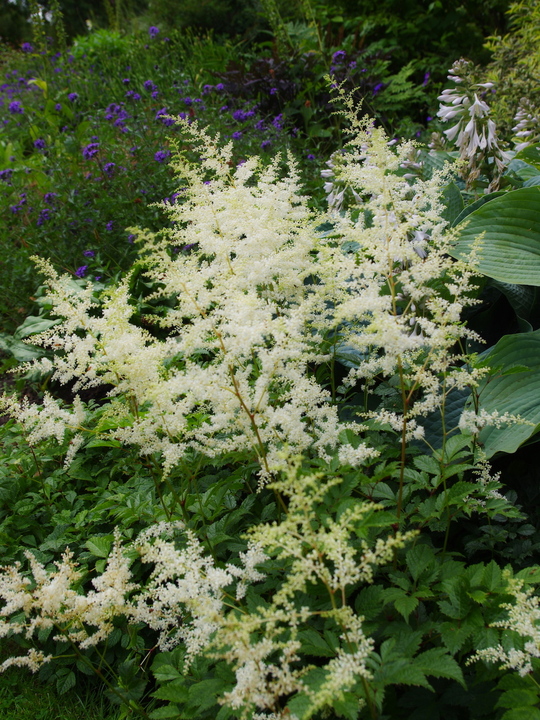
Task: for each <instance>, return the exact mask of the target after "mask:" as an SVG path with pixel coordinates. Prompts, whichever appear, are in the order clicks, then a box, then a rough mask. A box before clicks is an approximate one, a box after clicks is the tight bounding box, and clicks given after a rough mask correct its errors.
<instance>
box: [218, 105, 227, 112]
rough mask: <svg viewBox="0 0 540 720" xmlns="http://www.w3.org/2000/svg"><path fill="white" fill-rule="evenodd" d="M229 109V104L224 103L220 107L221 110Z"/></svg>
mask: <svg viewBox="0 0 540 720" xmlns="http://www.w3.org/2000/svg"><path fill="white" fill-rule="evenodd" d="M228 109H229V106H228V105H222V106H221V107H220V108H219V112H225V110H228Z"/></svg>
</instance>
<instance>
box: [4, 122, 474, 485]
mask: <svg viewBox="0 0 540 720" xmlns="http://www.w3.org/2000/svg"><path fill="white" fill-rule="evenodd" d="M350 118H351V121H352V123H353V131H354V135H353V136H352V140H351V141H350V143H349V144H348V146H347V148H346V150H345V152H344V153H343V154H342V155H340V158H339V163H338V165H339V178H340V182H341V181H343V182H344V183H345V184H346V185H347V187H350V188H351V189H352V190H353V192H354V197H355V198H356V199H358V198H363V199H364V200H363V202H364V204H363V205H360V206H359V208H358V207H357V208H356V212H355V214H354V215H351V213H350V212H343V213H341V214H340V215H333V214H330V215H325V214H322V213H315V212H311V211H310V210H309V209H308V206H307V202H306V199H305V197H304V196H303V195H302V194H301V190H300V184H299V177H298V173H297V170H296V166H295V163H294V161H293V160H292V159H290V158H289V168H290V170H289V172H288V174H287V176H286V177H282V174H281V171H280V168H279V163H280V161H279V159H278V160H276V161H275V162H273V163H272V164H270V165H269V166H267V167H262V166H260V164H259V163H260V161H259V160H257V159H250V160H247V161H246V162H245V163H244V164H241V165H239V166H237V167H232V160H231V158H232V148H231V146H230V145H228V146H226V147H225V148H221V147H220V146H219V144H218V142H217V140H215V139H212V138H210V137H209V136H208V135H207V134H206V133H205V132H204V131H203V130H200V129H198V128H197V126H196V123H192V124H191V125H190V124H188V123H183V131H184V132H185V133H186V134H187V135H188V136H189V138H190V140H191V145H192V147H196V148H198V150H199V151H200V153H201V160H200V162H199V163H195V164H194V163H192V162H188V161H186V160H184V159H183V157H182V156H181V155H179V159H178V168H177V169H178V174H179V176H180V177H182V179H183V182H184V183H185V182H187V186H188V187H187V190H186V192H185V193H184V195H183V197H184V201H183V202H182V203H175V204H174V205H172V206H170V205H167V206H166V207H167V210H168V212H169V214H170V215H171V218H172V220H173V221H174V223H175V227H174V229H173V230H171V231H170V232H169V233H168V234H167V233H161V234H158V235H154V234H151V233H144V232H140V233H139V241H140V244H141V253H142V256H143V258H142V262H144V263H145V266H146V279H147V280H148V281H149V282H153V283H154V286H155V287H156V288H159V290H156V292H155V294H154V295H153V297H154V299H156V300H158V299H162V300H164V301H166V302H163V305H164V306H165V305H167V306H169V307H168V310H167V312H166V314H165V313H164V314H163V315H162V316H161V317H158V318H154V320H155V322H157V323H158V324H159V325H160V326H161V327H162V328H163V329H164V330H165V331H166V334H167V339H165V340H162V339H159V338H157V337H156V336H154V335H153V334H151V333H150V332H149V331H148V330H146V329H143V328H141V327H139V326H138V325H137V324H136V323H135V322H133V319H132V318H133V304H132V299H131V297H130V290H129V286H130V278H129V277H128V278H126V279H125V280H124V281H123V282H121V283H120V284H119V285H117V286H116V287H113V288H112V289H110V290H108V291H107V293H106V295H105V296H104V297H102V298H101V304H96V299H95V298H94V296H93V290H92V288H91V287H90V286H89V287H88V288H87V289H86V290H83V291H81V289H80V288H79V287H78V286H74V285H73V283H70V281H69V279H68V278H65V277H59V276H58V275H57V274H56V273H55V271H54V270H53V269H52V267H51V266H50V265H49V264H48V263H46V262H43V261H40V265H41V268H42V269H43V271H44V272H45V274H46V275H47V278H48V283H49V287H50V292H49V297H48V300H49V302H50V303H51V304H52V305H53V307H54V312H55V313H56V314H57V315H58V316H60V317H61V318H63V321H62V322H61V323H60V324H58V325H56V326H55V327H53V328H51V329H50V330H49V331H47V332H45V333H42V334H41V335H39V336H37V337H36V338H34V339H33V342H35V343H37V344H41V345H43V346H45V347H47V348H51V349H52V350H53V351H54V358H53V360H52V361H50V360H46V361H45V364H46V367H45V366H44V365H43V361H38V362H37V363H36V364H35V365H37V366H38V367H39V368H41V369H42V370H48V371H52V373H53V378H54V379H57V380H59V381H61V382H67V381H68V380H72V379H75V380H76V385H75V389H76V390H77V389H78V388H87V387H92V386H95V385H98V384H101V383H107V384H110V385H113V386H114V390H113V391H111V393H110V394H111V395H116V396H117V397H116V398H115V400H114V403H111V408H113V410H114V414H115V415H116V416H118V417H119V420H121V421H119V422H118V423H116V427H114V428H111V429H109V430H108V431H106V432H107V434H108V435H109V436H112V437H113V438H115V439H116V440H119V441H120V442H122V443H126V444H134V445H136V446H138V447H139V448H140V450H141V452H142V453H148V454H150V453H159V454H160V455H161V457H162V464H163V468H164V472H165V473H168V472H169V471H170V470H171V468H173V467H174V466H175V465H176V464H177V463H178V462H179V460H180V459H182V458H183V457H184V456H185V454H186V452H188V451H190V450H191V449H195V450H196V451H199V452H202V453H203V454H205V455H207V456H210V457H214V456H217V455H220V454H223V453H227V452H231V451H243V450H247V449H249V450H251V451H253V450H255V452H256V453H257V454H258V457H259V461H260V465H261V476H262V477H263V478H264V477H266V478H268V477H269V476H271V475H272V473H273V472H274V471H275V469H276V468H277V467H279V466H280V463H281V462H282V461H281V460H280V454H281V453H282V452H283V449H284V448H285V447H287V448H289V451H290V454H291V455H295V454H297V453H302V452H304V453H305V452H307V451H308V450H309V452H316V453H318V454H319V455H320V456H321V457H323V458H327V457H328V456H329V453H330V452H334V451H335V450H336V449H337V450H338V452H339V454H340V457H342V458H343V460H344V461H346V462H348V463H351V464H362V463H363V462H364V460H365V459H366V458H368V457H372V456H373V454H374V451H373V450H368V449H367V448H365V447H363V446H362V445H360V446H359V447H352V446H342V443H341V442H340V440H339V437H340V432H341V431H342V430H343V429H344V428H345V427H347V426H346V425H344V424H342V423H340V422H339V419H338V415H337V410H336V404H335V403H332V402H330V400H331V399H332V398H331V395H330V392H329V390H328V389H327V388H326V387H322V386H321V385H320V384H319V383H318V382H317V380H316V378H315V377H314V375H313V373H312V372H311V368H312V367H313V366H315V365H317V364H320V363H322V362H332V357H333V353H334V350H335V348H334V347H333V346H332V344H331V342H329V341H328V338H332V337H333V338H339V342H340V343H341V344H342V345H346V346H348V347H349V348H352V349H353V350H354V351H355V352H356V353H357V356H358V357H363V358H364V360H362V361H360V362H358V365H357V367H355V368H352V369H351V371H350V372H349V375H348V376H347V377H346V378H345V380H344V382H343V386H344V387H348V386H352V385H354V384H355V383H356V382H358V381H359V380H362V379H367V380H368V381H369V380H370V379H371V378H374V377H375V376H377V375H379V374H383V375H385V376H387V377H390V376H392V375H395V374H396V373H397V374H401V376H402V377H405V376H406V377H407V378H408V382H409V383H410V387H411V388H413V389H412V390H411V392H410V398H411V399H410V400H407V398H406V399H405V400H406V402H405V407H404V408H403V411H402V414H401V415H400V414H398V415H396V416H395V418H393V421H392V423H391V424H392V427H395V429H396V430H398V426H399V425H400V422H403V421H404V418H406V420H405V422H406V423H408V424H409V435H411V433H413V431H414V432H416V435H414V436H415V437H416V436H418V434H419V433H421V430H419V429H418V428H416V430H415V426H414V423H413V422H412V418H413V416H421V415H425V414H426V413H429V412H431V411H433V410H434V409H436V408H438V407H439V406H440V404H441V398H442V395H443V394H444V389H443V387H450V385H451V384H452V382H453V380H452V378H453V377H454V375H456V378H457V376H458V375H459V376H460V377H461V381H463V375H467V372H464V371H463V368H461V370H459V369H456V368H457V365H458V364H459V358H456V357H455V355H453V354H452V352H453V351H452V352H451V349H452V348H454V347H455V345H456V343H457V342H458V341H459V340H461V339H463V338H467V337H476V336H475V335H474V333H472V332H470V331H468V330H467V329H466V328H465V327H464V325H463V323H461V321H460V316H461V312H462V309H463V307H464V306H465V305H467V304H470V303H471V302H472V301H471V300H470V295H471V292H470V291H471V278H472V276H473V269H472V267H471V266H470V265H467V264H466V263H465V262H461V261H455V260H452V259H451V258H450V257H449V254H448V252H447V251H448V249H449V245H450V243H451V241H452V236H451V233H448V232H446V230H445V228H446V222H445V221H444V220H442V219H441V212H442V208H441V206H440V203H439V195H440V187H441V185H442V184H443V183H444V182H445V177H444V173H438V174H437V173H435V175H434V176H433V178H432V179H431V180H428V181H423V180H420V179H419V180H417V181H416V182H415V183H414V184H411V183H410V182H409V181H408V180H407V179H405V178H403V177H400V176H399V175H398V174H397V172H398V170H399V168H400V166H401V164H402V163H403V162H404V161H405V160H406V158H407V157H409V156H410V153H411V150H412V148H413V145H411V143H404V144H401V145H394V146H390V145H389V143H388V142H387V138H386V137H385V135H384V133H383V132H382V131H381V130H378V129H375V128H373V127H372V126H371V125H370V124H369V123H368V121H357V120H356V116H355V114H354V113H353V112H352V111H351V113H350ZM334 170H335V171H336V173H337V171H338V167H337V165H336V167H335V168H334ZM358 210H360V214H359V216H358ZM328 221H329V222H331V223H332V225H333V229H332V231H331V232H330V233H324V234H323V236H321V232H320V226H321V224H322V223H323V222H328ZM171 245H175V246H176V247H177V248H184V250H182V251H181V252H179V253H177V254H174V253H171ZM439 280H440V281H441V282H442V283H443V285H444V286H445V288H446V289H445V294H442V293H441V292H439V291H437V290H435V287H436V283H434V281H439ZM452 368H454V369H452ZM443 377H445V381H444V382H445V383H446V385H445V386H443V385H442V384H441V379H442V378H443ZM468 377H470V379H471V382H473V383H474V382H475V380H474V378H473V376H472V374H469V375H468ZM456 382H457V379H456ZM413 396H414V398H415V402H414V403H413V402H412V397H413ZM53 405H54V403H52V401H50V400H49V399H47V400H46V401H45V406H44V410H42V411H41V413H39V412H38V411H37V409H36V408H33V407H31V406H28V405H24V406H20V407H18V408H17V407H15V405H14V404H12V409H13V411H14V414H15V415H16V416H17V417H18V418H19V419H20V420H21V421H23V422H24V423H26V424H27V426H28V427H29V428H31V431H32V433H33V434H32V436H31V437H32V440H33V441H34V440H37V439H40V438H44V437H47V436H50V435H54V436H55V437H57V438H58V439H60V438H61V437H63V432H64V430H65V429H69V430H70V432H71V433H73V434H74V435H75V437H73V439H72V442H71V446H70V451H69V453H68V458H67V460H68V462H69V461H70V460H71V459H72V457H73V455H74V453H75V452H76V451H77V449H78V447H80V446H81V444H82V443H83V436H84V432H83V430H81V429H80V428H78V426H80V424H81V423H80V422H79V420H77V418H75V419H76V420H77V421H76V422H74V419H73V418H71V417H68V413H67V411H66V412H64V411H63V410H60V409H59V408H56V409H55V408H53ZM413 405H414V407H413ZM113 410H111V412H112V411H113ZM51 413H52V414H53V415H54V419H49V420H47V422H43V420H45V418H49V416H50V418H52V415H51ZM75 414H76V415H77V417H78V416H79V415H80V414H81V412H80V410H76V411H75ZM382 421H384V422H386V420H385V419H384V418H383V419H382ZM62 424H63V425H62ZM111 424H114V423H111ZM398 431H399V430H398ZM411 436H412V435H411Z"/></svg>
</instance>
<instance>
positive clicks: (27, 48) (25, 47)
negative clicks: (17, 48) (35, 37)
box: [21, 42, 34, 53]
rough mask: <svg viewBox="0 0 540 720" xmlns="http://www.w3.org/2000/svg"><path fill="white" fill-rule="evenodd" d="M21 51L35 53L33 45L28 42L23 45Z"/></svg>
mask: <svg viewBox="0 0 540 720" xmlns="http://www.w3.org/2000/svg"><path fill="white" fill-rule="evenodd" d="M21 50H22V51H23V52H26V53H31V52H34V48H33V47H32V45H30V43H27V42H25V43H23V44H22V45H21Z"/></svg>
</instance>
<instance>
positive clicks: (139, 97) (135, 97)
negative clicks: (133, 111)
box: [131, 92, 141, 100]
mask: <svg viewBox="0 0 540 720" xmlns="http://www.w3.org/2000/svg"><path fill="white" fill-rule="evenodd" d="M131 99H132V100H140V99H141V96H140V95H139V93H136V92H134V93H133V95H132V96H131Z"/></svg>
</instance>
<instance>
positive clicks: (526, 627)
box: [468, 574, 540, 676]
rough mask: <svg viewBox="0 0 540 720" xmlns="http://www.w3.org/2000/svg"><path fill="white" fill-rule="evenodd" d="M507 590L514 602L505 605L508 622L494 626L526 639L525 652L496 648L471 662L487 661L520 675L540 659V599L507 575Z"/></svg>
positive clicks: (478, 653) (519, 581)
mask: <svg viewBox="0 0 540 720" xmlns="http://www.w3.org/2000/svg"><path fill="white" fill-rule="evenodd" d="M507 582H508V591H509V593H510V594H511V595H513V596H514V600H515V602H513V603H505V604H503V605H502V607H503V608H504V609H506V610H507V611H508V617H507V619H506V620H501V621H500V622H495V623H492V625H493V627H501V628H505V629H507V630H511V631H512V632H514V633H517V634H518V635H519V636H520V637H522V638H524V640H525V642H524V645H523V649H520V648H515V647H509V646H508V644H507V643H506V647H503V646H502V645H497V647H490V648H485V649H483V650H478V652H476V653H475V654H474V655H473V656H472V657H471V658H470V659H469V661H468V662H469V663H471V662H474V661H475V660H484V661H485V662H488V663H495V662H497V663H501V665H500V668H501V669H511V670H517V671H518V673H519V674H520V675H521V676H524V675H527V674H529V673H530V672H532V670H533V667H532V659H533V658H540V598H539V597H538V596H537V595H534V594H533V593H534V590H533V589H532V588H527V589H523V585H524V582H523V581H522V580H519V579H518V578H511V577H509V576H508V574H507Z"/></svg>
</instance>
